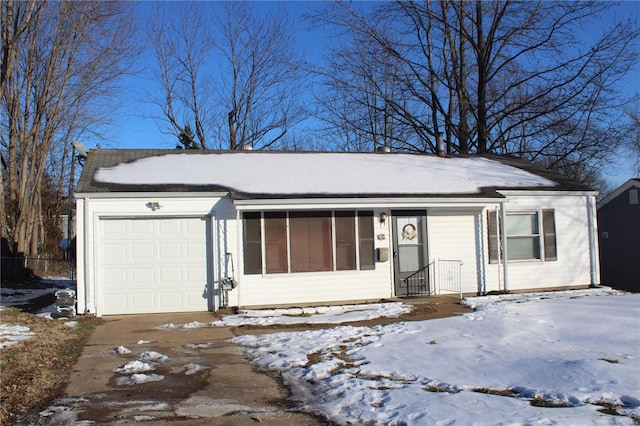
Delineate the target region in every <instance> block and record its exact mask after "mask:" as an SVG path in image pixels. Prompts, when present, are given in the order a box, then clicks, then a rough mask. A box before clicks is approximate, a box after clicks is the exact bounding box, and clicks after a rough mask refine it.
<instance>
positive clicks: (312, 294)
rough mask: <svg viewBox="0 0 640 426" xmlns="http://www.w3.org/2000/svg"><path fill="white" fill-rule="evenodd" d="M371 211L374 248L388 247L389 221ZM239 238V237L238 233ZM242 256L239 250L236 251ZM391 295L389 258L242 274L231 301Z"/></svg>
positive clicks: (270, 302) (285, 302) (262, 302)
mask: <svg viewBox="0 0 640 426" xmlns="http://www.w3.org/2000/svg"><path fill="white" fill-rule="evenodd" d="M378 216H379V212H377V211H374V214H373V217H371V216H370V217H369V218H370V219H369V220H372V221H373V224H374V229H373V231H374V236H377V235H384V236H385V238H384V239H378V238H375V241H374V244H375V248H386V249H389V242H390V237H389V225H390V223H391V221H390V220H387V221H386V222H385V223H384V224H381V223H380V221H379V220H378V219H377V218H378ZM239 238H240V240H241V239H242V236H241V235H240V236H239ZM240 255H242V253H240ZM392 296H393V288H392V282H391V261H386V262H375V264H374V268H373V269H370V270H362V269H361V270H357V271H356V270H352V271H325V272H305V273H296V274H290V273H282V274H264V275H260V274H247V275H245V274H244V273H242V275H240V279H239V285H238V288H237V289H236V290H234V291H233V294H232V297H237V299H231V303H232V304H233V303H234V302H236V301H237V303H238V304H239V305H240V306H269V305H298V306H301V305H305V304H314V303H335V302H341V301H378V300H380V299H382V298H388V297H392Z"/></svg>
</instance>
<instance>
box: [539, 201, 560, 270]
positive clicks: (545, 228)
mask: <svg viewBox="0 0 640 426" xmlns="http://www.w3.org/2000/svg"><path fill="white" fill-rule="evenodd" d="M542 232H543V233H544V260H558V253H557V249H556V220H555V212H554V210H553V209H544V210H542Z"/></svg>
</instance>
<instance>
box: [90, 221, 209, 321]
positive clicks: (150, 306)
mask: <svg viewBox="0 0 640 426" xmlns="http://www.w3.org/2000/svg"><path fill="white" fill-rule="evenodd" d="M100 222H101V233H102V234H101V235H102V238H101V239H100V241H101V243H102V245H101V247H100V252H101V256H100V259H101V260H100V264H99V265H98V271H99V273H100V276H101V278H102V279H101V291H102V293H103V297H102V300H103V302H104V303H103V305H104V306H102V307H101V308H100V310H101V312H102V313H103V314H107V315H108V314H128V313H153V312H188V311H206V310H207V309H208V307H209V303H208V302H209V301H208V299H207V296H206V293H205V291H204V289H205V288H206V283H207V253H208V251H207V246H206V241H207V239H206V222H205V220H204V219H203V218H166V219H165V218H163V219H157V218H153V219H151V218H147V219H103V220H101V221H100Z"/></svg>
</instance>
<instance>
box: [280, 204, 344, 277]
mask: <svg viewBox="0 0 640 426" xmlns="http://www.w3.org/2000/svg"><path fill="white" fill-rule="evenodd" d="M289 235H290V244H291V272H317V271H332V270H333V249H332V236H331V212H328V211H324V212H323V211H320V212H290V213H289Z"/></svg>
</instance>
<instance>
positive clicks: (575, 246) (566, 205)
mask: <svg viewBox="0 0 640 426" xmlns="http://www.w3.org/2000/svg"><path fill="white" fill-rule="evenodd" d="M506 206H507V213H509V212H510V211H511V212H526V211H529V212H532V211H536V212H542V214H544V212H545V211H548V210H549V209H553V212H554V219H555V229H554V231H555V244H556V246H555V253H554V255H555V258H554V257H551V258H548V259H547V260H553V261H542V260H536V261H516V262H509V264H508V279H509V290H524V289H532V290H533V289H536V288H549V287H557V286H582V285H589V284H590V282H591V277H590V266H591V265H590V258H589V223H588V210H587V197H586V196H584V195H576V196H571V195H561V194H553V195H546V196H545V195H540V196H531V195H511V194H510V195H509V202H508V203H506ZM493 211H494V210H493V209H491V210H490V211H489V213H492V212H493ZM488 216H490V215H488V214H486V213H485V214H484V215H483V218H484V219H485V221H486V220H487V218H488ZM485 226H486V223H485ZM484 232H485V238H486V240H488V239H489V236H488V234H487V232H488V230H487V228H485V229H484ZM545 232H546V231H545ZM486 240H485V241H486ZM545 244H546V245H547V251H550V247H551V245H550V243H542V245H543V246H544V245H545ZM488 254H489V251H488V248H487V249H486V251H485V256H487V259H488ZM555 259H557V260H555ZM502 268H503V265H501V264H500V263H498V262H496V263H493V262H492V263H489V264H487V265H486V279H487V286H486V291H493V290H502V289H503V285H504V283H503V282H502V280H501V278H500V277H501V274H502V273H501V270H502Z"/></svg>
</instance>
